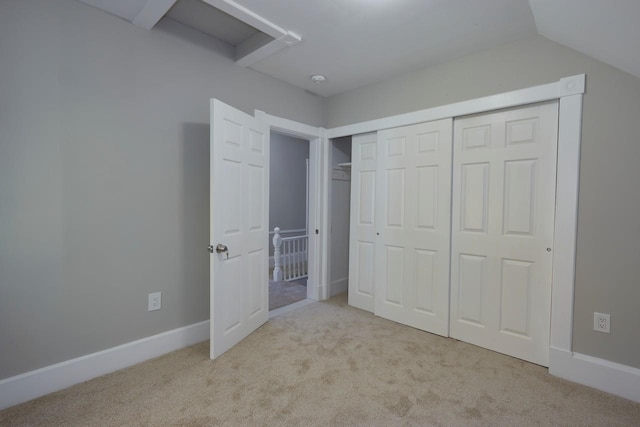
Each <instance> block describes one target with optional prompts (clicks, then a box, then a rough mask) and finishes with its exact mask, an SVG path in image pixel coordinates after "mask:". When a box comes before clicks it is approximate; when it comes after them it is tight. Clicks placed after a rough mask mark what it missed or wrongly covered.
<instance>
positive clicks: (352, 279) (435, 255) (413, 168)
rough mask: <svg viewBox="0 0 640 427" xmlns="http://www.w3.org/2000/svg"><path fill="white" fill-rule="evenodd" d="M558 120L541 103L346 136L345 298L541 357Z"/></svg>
mask: <svg viewBox="0 0 640 427" xmlns="http://www.w3.org/2000/svg"><path fill="white" fill-rule="evenodd" d="M557 128H558V105H557V103H548V104H540V105H534V106H530V107H524V108H518V109H513V110H508V111H500V112H496V113H487V114H482V115H476V116H469V117H463V118H458V119H456V120H455V121H452V120H451V119H447V120H440V121H436V122H429V123H422V124H418V125H413V126H406V127H401V128H395V129H388V130H382V131H379V132H377V135H376V134H375V133H370V134H366V135H358V136H355V137H353V140H352V141H353V142H352V162H353V164H352V187H351V231H350V233H351V234H350V264H349V304H351V305H353V306H355V307H358V308H362V309H364V310H368V311H372V312H374V313H375V314H376V315H378V316H381V317H385V318H387V319H390V320H394V321H396V322H399V323H402V324H405V325H409V326H412V327H415V328H418V329H422V330H425V331H429V332H433V333H436V334H440V335H444V336H449V335H450V336H451V337H454V338H457V339H460V340H462V341H466V342H469V343H472V344H475V345H479V346H481V347H485V348H488V349H492V350H495V351H498V352H501V353H505V354H509V355H511V356H515V357H518V358H521V359H524V360H528V361H531V362H534V363H538V364H541V365H545V366H546V365H548V358H549V330H550V310H551V283H552V282H551V279H552V278H551V267H552V265H551V262H552V252H551V251H552V250H553V248H552V242H553V233H554V213H555V185H556V157H557ZM452 129H453V132H452ZM452 165H453V171H452ZM452 176H453V181H452V179H451V178H452Z"/></svg>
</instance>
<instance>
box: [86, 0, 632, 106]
mask: <svg viewBox="0 0 640 427" xmlns="http://www.w3.org/2000/svg"><path fill="white" fill-rule="evenodd" d="M81 1H82V2H84V3H87V4H90V5H93V6H95V7H98V8H100V9H102V10H105V11H107V12H109V13H111V14H114V15H116V16H119V17H121V18H123V19H126V20H127V21H130V22H131V23H133V24H134V25H136V26H138V27H141V28H144V29H147V30H151V29H152V28H153V27H154V26H155V25H156V24H157V23H158V22H159V21H160V20H162V19H173V20H176V21H178V22H180V23H182V24H184V25H187V26H190V27H193V28H195V29H196V30H198V31H202V32H204V33H207V34H209V35H211V36H212V37H215V38H217V39H219V40H222V41H223V42H225V43H228V44H230V45H232V46H234V47H235V51H236V57H235V60H236V62H237V64H238V66H245V67H251V68H253V69H255V70H257V71H260V72H262V73H265V74H268V75H271V76H273V77H275V78H278V79H281V80H284V81H286V82H289V83H291V84H293V85H296V86H299V87H302V88H304V89H307V90H310V91H312V92H315V93H318V94H320V95H323V96H330V95H334V94H337V93H340V92H344V91H347V90H350V89H353V88H356V87H359V86H362V85H365V84H367V83H371V82H374V81H378V80H382V79H385V78H388V77H390V76H392V75H395V74H399V73H406V72H409V71H412V70H415V69H418V68H423V67H426V66H431V65H435V64H438V63H442V62H445V61H447V60H451V59H453V58H456V57H460V56H463V55H467V54H470V53H473V52H477V51H480V50H484V49H489V48H492V47H495V46H498V45H501V44H505V43H509V42H512V41H515V40H518V39H522V38H526V37H530V36H532V35H535V34H541V35H542V36H544V37H547V38H549V39H551V40H553V41H556V42H558V43H561V44H564V45H566V46H568V47H571V48H573V49H575V50H578V51H580V52H583V53H585V54H587V55H589V56H592V57H594V58H596V59H599V60H601V61H603V62H606V63H608V64H610V65H612V66H615V67H618V68H620V69H622V70H623V71H626V72H628V73H630V74H633V75H635V76H637V77H640V55H638V52H640V26H639V25H637V23H636V21H637V18H638V17H639V16H640V1H638V0H607V1H604V0H589V1H585V0H553V1H552V0H321V1H320V0H318V1H307V0H81ZM314 74H323V75H325V76H326V78H327V80H326V82H324V83H320V84H319V83H314V82H313V81H312V80H311V78H310V77H311V76H312V75H314Z"/></svg>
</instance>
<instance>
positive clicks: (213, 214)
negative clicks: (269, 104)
mask: <svg viewBox="0 0 640 427" xmlns="http://www.w3.org/2000/svg"><path fill="white" fill-rule="evenodd" d="M210 144H211V146H210V153H211V162H210V174H211V175H210V180H211V181H210V203H211V206H210V211H209V214H210V233H211V236H210V239H211V240H210V241H211V246H209V251H210V252H211V263H210V268H211V272H210V287H211V289H210V292H211V304H210V307H211V327H210V335H211V358H212V359H215V358H216V357H218V356H220V355H221V354H222V353H224V352H225V351H227V350H229V349H230V348H231V347H233V346H234V345H235V344H237V343H238V342H239V341H241V340H242V339H243V338H245V337H246V336H247V335H249V334H250V333H251V332H253V331H254V330H256V329H257V328H258V327H259V326H261V325H262V324H264V323H265V322H266V321H267V320H268V319H269V301H268V299H269V294H268V286H269V283H268V278H267V274H266V273H265V272H266V271H267V268H268V265H269V264H268V257H269V248H268V246H267V245H268V242H269V234H268V233H269V230H268V227H269V126H268V125H267V124H266V123H263V122H261V121H260V120H258V119H256V118H254V117H252V116H250V115H248V114H245V113H243V112H242V111H239V110H236V109H235V108H232V107H230V106H228V105H226V104H224V103H222V102H220V101H218V100H217V99H212V100H211V141H210Z"/></svg>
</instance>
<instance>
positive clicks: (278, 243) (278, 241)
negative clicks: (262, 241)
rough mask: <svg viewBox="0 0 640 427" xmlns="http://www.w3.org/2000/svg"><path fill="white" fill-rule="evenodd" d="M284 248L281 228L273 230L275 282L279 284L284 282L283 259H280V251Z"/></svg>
mask: <svg viewBox="0 0 640 427" xmlns="http://www.w3.org/2000/svg"><path fill="white" fill-rule="evenodd" d="M281 247H282V237H280V227H276V228H274V229H273V262H274V264H275V265H274V268H273V280H275V281H276V282H279V281H281V280H282V268H281V267H282V259H281V258H280V249H281Z"/></svg>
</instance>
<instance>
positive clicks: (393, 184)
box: [375, 119, 452, 336]
mask: <svg viewBox="0 0 640 427" xmlns="http://www.w3.org/2000/svg"><path fill="white" fill-rule="evenodd" d="M451 141H452V120H451V119H446V120H440V121H436V122H429V123H421V124H418V125H413V126H406V127H402V128H396V129H389V130H384V131H380V132H378V163H377V181H378V193H377V194H378V198H377V210H376V215H377V218H376V221H375V224H376V232H377V233H379V236H377V245H376V249H375V265H376V267H375V314H376V315H378V316H381V317H385V318H387V319H390V320H394V321H396V322H399V323H403V324H405V325H409V326H412V327H414V328H418V329H422V330H425V331H428V332H433V333H436V334H439V335H444V336H447V335H448V332H449V329H448V322H449V258H450V252H449V251H450V246H449V243H450V236H449V233H450V217H451V212H450V206H451V203H450V201H451Z"/></svg>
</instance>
